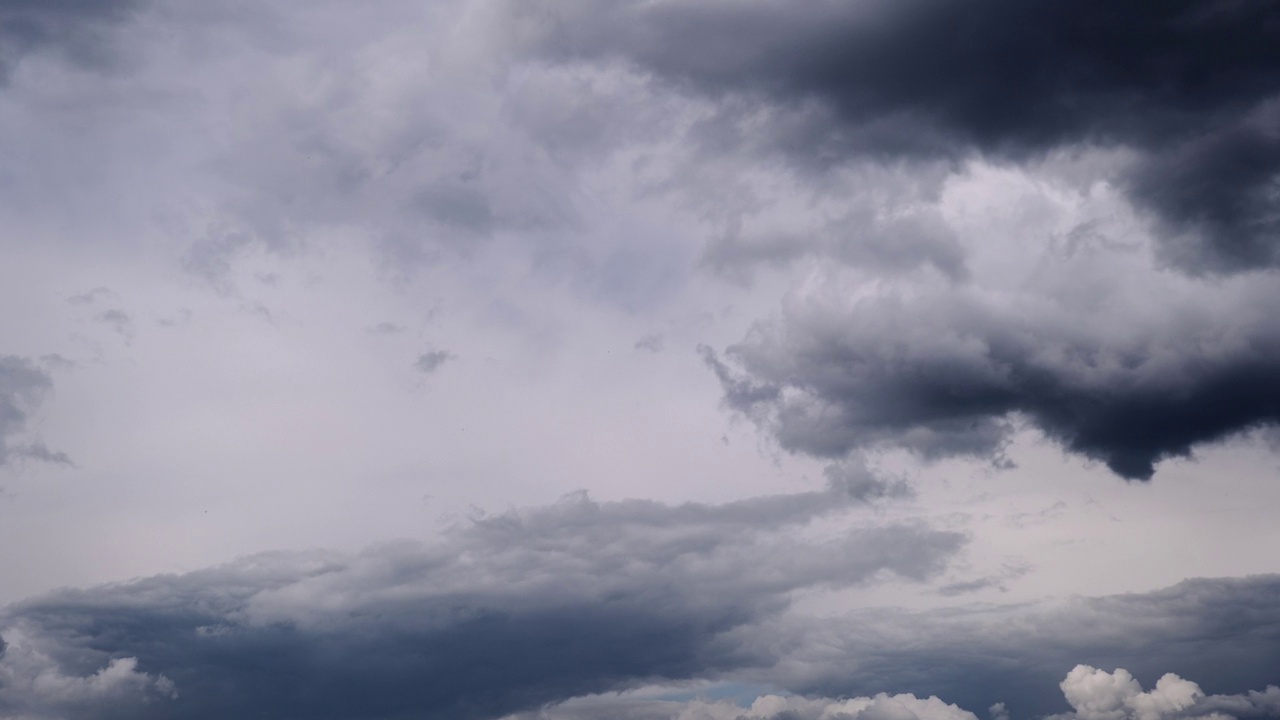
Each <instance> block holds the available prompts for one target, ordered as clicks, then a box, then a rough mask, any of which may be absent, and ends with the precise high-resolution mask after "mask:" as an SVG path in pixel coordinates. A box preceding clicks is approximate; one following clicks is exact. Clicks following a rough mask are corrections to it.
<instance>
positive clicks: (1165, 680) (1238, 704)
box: [504, 665, 1280, 720]
mask: <svg viewBox="0 0 1280 720" xmlns="http://www.w3.org/2000/svg"><path fill="white" fill-rule="evenodd" d="M1060 687H1061V688H1062V693H1063V695H1064V696H1065V697H1066V699H1067V702H1069V703H1070V704H1071V706H1072V708H1073V709H1074V712H1070V713H1061V714H1057V715H1053V716H1051V720H1182V719H1187V720H1190V719H1191V718H1203V719H1205V720H1209V719H1210V718H1213V719H1214V720H1226V718H1229V717H1276V716H1277V715H1280V687H1276V686H1274V685H1270V686H1268V687H1267V689H1266V690H1263V691H1257V690H1252V691H1249V692H1248V693H1242V694H1239V695H1212V696H1211V695H1206V694H1205V693H1204V691H1202V690H1201V689H1200V686H1199V685H1197V684H1196V683H1194V682H1191V681H1189V680H1184V679H1182V678H1180V677H1178V676H1177V675H1175V674H1173V673H1167V674H1165V675H1164V676H1162V677H1161V678H1160V680H1159V681H1158V682H1157V683H1156V686H1155V687H1154V688H1153V689H1152V690H1150V691H1148V692H1143V691H1142V686H1141V685H1139V684H1138V682H1137V681H1136V680H1134V678H1133V676H1132V675H1131V674H1129V672H1128V671H1127V670H1125V669H1124V668H1118V669H1117V670H1116V671H1115V672H1114V673H1108V672H1106V671H1103V670H1098V669H1096V668H1093V667H1090V666H1088V665H1077V666H1076V667H1075V668H1073V669H1072V670H1071V672H1069V673H1068V674H1067V677H1066V679H1065V680H1063V681H1062V682H1061V683H1060ZM644 695H645V694H644V692H643V691H639V692H631V693H621V694H613V695H597V696H592V697H584V698H575V699H574V700H570V701H568V702H564V703H560V704H557V705H554V706H551V707H549V708H546V709H544V710H541V711H539V712H534V713H524V714H520V715H513V716H510V717H509V718H505V719H504V720H580V719H581V720H586V719H587V718H600V717H609V718H620V719H621V720H977V718H978V716H977V715H975V714H974V713H972V712H970V711H968V710H965V709H963V708H961V707H959V706H957V705H952V704H948V703H946V702H944V701H942V700H940V699H939V698H937V697H934V696H930V697H928V698H921V697H917V696H915V695H912V694H909V693H902V694H898V695H888V694H886V693H879V694H877V695H875V696H873V697H854V698H848V699H835V698H806V697H801V696H796V695H774V694H766V695H761V696H760V697H758V698H756V699H755V700H754V701H752V702H751V703H750V704H749V705H747V706H742V705H739V704H737V703H735V702H733V701H729V700H720V701H710V700H704V699H695V700H689V701H676V700H661V699H649V698H646V697H645V696H644ZM991 713H992V716H993V717H994V718H997V720H1008V717H1009V715H1008V712H1007V710H1006V709H1005V707H1004V705H1003V704H1002V703H996V704H995V705H993V706H992V707H991Z"/></svg>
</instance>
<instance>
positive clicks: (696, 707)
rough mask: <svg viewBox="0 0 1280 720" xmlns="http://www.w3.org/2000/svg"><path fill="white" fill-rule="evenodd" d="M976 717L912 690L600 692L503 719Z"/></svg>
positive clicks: (865, 719) (864, 719)
mask: <svg viewBox="0 0 1280 720" xmlns="http://www.w3.org/2000/svg"><path fill="white" fill-rule="evenodd" d="M603 717H608V718H618V719H619V720H978V718H977V716H976V715H974V714H973V713H971V712H969V711H967V710H963V709H961V708H959V707H956V706H955V705H949V704H947V703H945V702H943V701H941V700H939V699H938V698H936V697H929V698H917V697H916V696H914V695H893V696H890V695H886V694H884V693H881V694H878V695H876V696H875V697H857V698H849V699H847V700H839V699H833V698H812V699H811V698H804V697H798V696H795V695H791V696H782V695H772V694H769V695H762V696H760V697H758V698H756V699H755V700H754V701H753V702H751V704H750V705H749V706H747V707H743V706H741V705H738V704H737V703H734V702H732V701H729V700H721V701H718V702H713V701H708V700H692V701H686V702H679V701H672V700H645V699H638V698H634V697H627V696H626V695H622V696H612V697H610V696H600V697H593V698H581V699H575V700H572V701H569V702H566V703H562V704H559V705H555V706H552V707H550V708H547V709H544V710H542V711H540V712H536V713H525V714H521V715H514V716H511V717H510V718H504V719H503V720H587V719H588V718H603Z"/></svg>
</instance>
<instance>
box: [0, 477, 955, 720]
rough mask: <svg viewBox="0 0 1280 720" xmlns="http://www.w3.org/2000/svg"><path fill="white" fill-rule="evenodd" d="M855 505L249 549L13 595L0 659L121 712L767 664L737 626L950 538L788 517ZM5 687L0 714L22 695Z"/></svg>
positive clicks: (407, 704)
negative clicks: (113, 694)
mask: <svg viewBox="0 0 1280 720" xmlns="http://www.w3.org/2000/svg"><path fill="white" fill-rule="evenodd" d="M852 502H854V498H851V497H849V496H848V495H847V494H846V493H844V492H843V490H842V489H839V488H833V489H831V490H827V491H822V492H813V493H805V494H798V495H790V496H777V497H767V498H758V499H755V500H748V501H741V502H736V503H730V504H727V505H720V506H707V505H682V506H674V507H673V506H665V505H661V504H658V503H653V502H646V501H626V502H618V503H596V502H593V501H591V500H589V499H588V498H587V497H585V496H576V497H572V498H568V499H566V500H565V501H564V502H562V503H559V504H557V505H553V506H549V507H545V508H540V509H535V510H531V511H525V512H512V513H508V514H503V515H498V516H493V517H487V518H483V519H479V520H476V521H474V522H472V523H470V524H467V525H465V526H462V527H460V528H458V529H456V530H455V531H454V532H453V533H452V534H451V535H450V536H449V537H448V539H447V541H445V542H444V543H442V544H440V545H438V546H435V547H422V546H417V545H392V546H384V547H379V548H375V549H373V550H370V551H367V552H365V553H363V554H361V555H358V556H355V557H348V556H340V555H328V554H319V553H312V554H301V555H266V556H260V557H253V558H248V559H245V560H242V561H239V562H236V563H232V564H230V565H227V566H224V567H220V568H214V569H211V570H205V571H201V572H196V573H190V574H186V575H178V576H160V577H154V578H150V579H146V580H141V581H137V582H132V583H127V584H121V585H114V586H107V587H100V588H95V589H92V590H88V591H60V592H57V593H54V594H51V595H48V596H45V597H43V598H39V599H36V600H33V601H29V602H26V603H23V604H21V605H18V606H15V607H14V608H12V609H10V611H9V612H8V614H7V620H6V623H5V625H6V626H7V627H9V628H11V629H10V630H9V631H7V632H9V633H10V635H9V636H6V637H13V638H15V639H13V640H11V641H9V646H8V647H9V648H10V649H6V651H5V655H4V656H3V657H0V666H5V664H6V663H7V664H9V665H11V666H13V667H14V668H18V667H20V666H21V667H26V666H27V665H30V664H31V662H34V660H32V659H31V658H32V657H34V656H32V653H33V652H36V651H39V653H41V654H40V655H39V658H38V659H40V662H42V663H47V662H48V661H46V660H45V659H43V658H52V659H53V661H55V662H54V664H52V665H50V666H49V668H48V669H44V670H39V671H38V672H35V673H34V674H35V675H37V676H41V677H44V676H47V677H55V676H56V677H66V678H69V679H67V680H66V683H65V684H67V686H68V687H72V686H74V687H97V685H101V684H103V683H105V682H106V681H105V680H101V679H100V678H104V677H109V678H117V677H119V678H122V679H121V680H120V681H119V683H126V681H127V687H128V688H130V692H132V693H133V695H132V696H133V697H135V698H137V699H139V702H138V703H136V704H135V705H133V706H132V708H131V713H132V714H131V715H130V716H131V717H136V718H146V717H186V718H206V717H207V718H223V717H231V716H250V715H254V714H260V713H264V712H265V713H268V714H273V715H281V716H289V717H303V716H305V717H313V718H357V717H358V718H401V717H421V716H423V715H426V716H432V717H435V716H440V717H446V716H447V717H456V718H468V717H476V718H479V717H493V716H496V715H499V714H502V713H504V712H510V711H514V710H521V709H527V708H530V707H537V706H538V705H540V704H542V703H546V702H551V701H555V700H561V699H565V698H568V697H573V696H576V695H582V694H587V693H591V692H600V691H604V690H609V689H614V688H620V687H627V686H629V685H634V684H636V683H638V682H642V681H646V680H648V681H652V680H655V679H688V678H695V677H699V676H702V675H704V674H710V673H716V672H721V671H724V670H729V669H733V668H739V667H743V666H749V665H755V664H759V663H761V662H768V661H769V660H768V657H767V655H768V654H767V653H765V654H763V655H762V654H761V652H760V651H759V650H758V649H756V648H753V647H752V646H751V645H750V644H749V643H746V642H744V641H743V639H742V638H741V637H740V635H741V634H742V633H744V632H749V631H750V628H751V627H752V626H753V625H754V624H755V623H756V622H758V621H760V620H761V619H763V618H766V617H769V616H774V615H777V614H778V613H780V612H783V611H785V610H786V609H787V607H788V606H789V605H790V596H791V594H792V593H793V592H795V591H799V590H804V589H814V588H824V587H825V588H838V587H845V586H850V585H855V584H862V583H867V582H871V581H873V580H875V579H877V578H879V577H881V576H884V575H885V574H889V575H895V576H898V577H900V578H905V579H909V580H925V579H928V578H931V577H933V576H934V575H935V574H937V573H938V572H939V571H941V570H942V569H943V567H944V565H945V563H946V562H947V560H948V559H949V558H951V557H952V556H953V555H954V554H955V553H956V552H957V550H958V549H959V548H960V547H961V546H962V544H963V538H962V536H960V535H959V534H956V533H952V532H944V531H939V530H934V529H931V528H929V527H926V526H923V525H919V524H896V525H895V524H889V525H870V526H866V525H863V524H858V525H859V526H857V527H854V528H852V529H849V530H847V531H842V532H840V533H839V535H838V536H837V537H834V538H831V539H826V540H816V539H806V538H805V537H804V536H803V533H801V532H800V531H801V530H803V528H804V526H805V525H807V524H808V523H809V522H810V521H812V520H814V519H816V518H818V517H819V516H822V515H826V514H829V513H830V512H832V511H833V510H838V509H840V508H848V507H850V503H852ZM30 648H34V650H32V649H30ZM10 675H11V677H12V679H11V680H9V682H11V683H13V685H10V686H6V687H4V688H3V689H2V690H0V702H3V701H4V700H5V698H6V697H16V698H30V697H39V696H38V695H33V693H36V690H35V689H31V688H29V687H25V686H24V685H23V684H24V683H26V684H27V685H29V684H30V683H31V682H34V681H32V680H31V676H32V675H33V673H31V672H26V673H23V672H17V671H16V670H15V671H13V672H11V673H10ZM95 678H97V679H95ZM119 683H117V684H119ZM20 686H21V687H20ZM111 686H112V687H116V684H112V685H111ZM41 687H43V686H41ZM122 687H123V685H122ZM86 692H88V691H86ZM122 692H123V691H122ZM166 696H167V697H166ZM142 699H146V700H148V702H145V703H144V702H141V700H142ZM23 702H24V703H26V705H20V704H18V703H17V701H14V702H12V703H10V704H9V705H6V706H4V707H0V714H4V713H13V712H19V711H21V712H28V713H31V712H35V711H33V710H31V709H30V707H29V706H30V705H31V702H28V701H26V700H23ZM50 707H51V708H53V707H55V706H53V705H51V706H50ZM41 712H44V713H45V714H51V713H53V712H54V711H53V710H45V711H41ZM36 716H40V714H39V713H38V712H36ZM77 717H85V718H92V717H112V715H111V714H110V712H108V711H102V712H101V713H98V714H95V713H94V712H91V711H87V710H86V711H82V712H81V714H78V715H77Z"/></svg>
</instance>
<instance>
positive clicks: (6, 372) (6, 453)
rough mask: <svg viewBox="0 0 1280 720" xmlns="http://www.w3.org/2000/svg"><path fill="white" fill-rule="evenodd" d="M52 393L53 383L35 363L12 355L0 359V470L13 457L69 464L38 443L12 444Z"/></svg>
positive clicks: (55, 452)
mask: <svg viewBox="0 0 1280 720" xmlns="http://www.w3.org/2000/svg"><path fill="white" fill-rule="evenodd" d="M52 389H53V379H52V378H50V377H49V374H48V373H46V372H45V371H44V370H42V369H40V367H39V366H38V365H36V364H35V363H33V362H31V361H30V360H28V359H26V358H21V357H17V356H14V355H0V466H3V465H4V464H5V463H6V462H8V461H9V460H11V459H13V458H15V457H25V458H31V459H34V460H41V461H45V462H55V463H65V464H69V463H70V462H71V461H70V459H69V458H68V457H67V456H66V454H65V453H61V452H57V451H54V450H50V449H49V448H48V447H46V446H45V445H44V443H42V442H39V441H35V442H28V443H20V444H16V445H15V444H14V441H15V439H16V438H18V437H20V436H21V435H22V433H23V432H24V431H25V430H26V429H27V421H28V420H29V419H30V418H31V415H32V413H34V412H35V411H36V410H37V409H38V408H39V407H40V405H41V403H43V402H44V400H45V397H46V396H47V395H48V394H49V392H50V391H52Z"/></svg>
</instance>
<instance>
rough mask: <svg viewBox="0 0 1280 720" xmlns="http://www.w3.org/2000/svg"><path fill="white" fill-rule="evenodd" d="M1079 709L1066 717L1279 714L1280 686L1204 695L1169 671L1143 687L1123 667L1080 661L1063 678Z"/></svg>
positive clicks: (1155, 719)
mask: <svg viewBox="0 0 1280 720" xmlns="http://www.w3.org/2000/svg"><path fill="white" fill-rule="evenodd" d="M1061 687H1062V693H1063V695H1065V696H1066V698H1067V702H1068V703H1070V704H1071V707H1072V708H1073V709H1074V711H1075V712H1074V713H1070V714H1066V715H1057V716H1054V717H1055V718H1062V719H1063V720H1068V719H1073V720H1168V719H1170V718H1206V719H1208V718H1214V719H1215V720H1218V719H1225V718H1230V717H1258V716H1261V717H1275V716H1277V715H1280V687H1276V686H1275V685H1270V686H1268V687H1267V689H1266V690H1264V691H1257V690H1253V691H1250V692H1249V693H1248V694H1245V695H1213V696H1209V695H1205V693H1204V691H1203V690H1201V689H1200V686H1199V685H1197V684H1196V683H1194V682H1192V681H1190V680H1185V679H1183V678H1181V677H1178V676H1177V675H1175V674H1174V673H1166V674H1164V675H1162V676H1161V677H1160V679H1159V680H1158V681H1156V685H1155V687H1154V688H1152V689H1151V690H1148V691H1146V692H1144V691H1143V690H1142V686H1141V685H1140V684H1139V683H1138V681H1137V680H1135V679H1134V677H1133V675H1131V674H1130V673H1129V671H1128V670H1125V669H1124V668H1118V669H1116V671H1115V672H1110V673H1109V672H1107V671H1105V670H1099V669H1098V668H1094V667H1090V666H1088V665H1077V666H1075V668H1073V669H1072V670H1071V672H1070V673H1067V677H1066V679H1065V680H1063V681H1062V683H1061Z"/></svg>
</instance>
